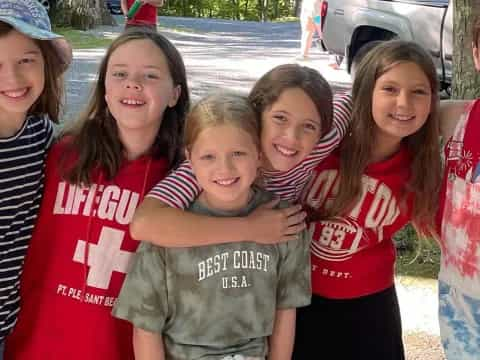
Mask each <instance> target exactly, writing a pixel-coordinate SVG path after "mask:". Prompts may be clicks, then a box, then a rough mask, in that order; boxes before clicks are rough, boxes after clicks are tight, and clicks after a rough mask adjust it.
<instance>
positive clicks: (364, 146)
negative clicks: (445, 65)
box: [328, 40, 441, 235]
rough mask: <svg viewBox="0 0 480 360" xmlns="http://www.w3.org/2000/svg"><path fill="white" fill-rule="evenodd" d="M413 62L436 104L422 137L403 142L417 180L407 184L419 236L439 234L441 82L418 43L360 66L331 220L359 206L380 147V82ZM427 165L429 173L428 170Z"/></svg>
mask: <svg viewBox="0 0 480 360" xmlns="http://www.w3.org/2000/svg"><path fill="white" fill-rule="evenodd" d="M408 62H410V63H414V64H416V65H418V66H419V67H420V69H422V71H423V72H424V73H425V75H426V77H427V78H428V80H429V82H430V87H431V94H432V100H431V106H430V114H429V116H428V118H427V121H426V122H425V124H424V125H423V126H422V127H421V128H420V129H419V130H418V131H417V132H416V133H414V134H412V135H409V136H407V137H405V138H403V140H402V142H403V143H404V144H405V145H406V146H407V148H408V149H409V151H410V153H411V155H412V162H411V165H410V168H411V178H410V180H409V182H408V183H407V184H405V196H407V194H408V193H413V194H414V195H415V198H414V199H415V200H414V207H413V215H412V222H413V225H414V226H415V228H416V229H417V232H419V234H421V235H434V233H435V232H434V228H435V226H434V217H435V212H436V209H437V199H438V192H439V187H440V179H441V163H440V144H439V126H438V117H437V113H438V105H439V98H438V80H437V73H436V70H435V66H434V63H433V61H432V58H431V57H430V55H429V54H428V53H427V52H426V51H425V50H424V49H422V48H421V47H420V46H419V45H417V44H415V43H413V42H407V41H401V40H393V41H388V42H385V43H383V44H379V45H377V46H376V47H375V48H373V49H372V50H371V51H370V52H369V53H368V54H367V55H366V57H365V58H364V59H363V60H362V61H361V63H360V64H359V67H358V70H357V74H356V77H355V81H354V84H353V90H352V97H353V111H352V114H353V115H352V122H351V125H350V133H349V135H348V136H346V137H345V139H344V140H343V141H342V143H341V145H340V168H339V186H338V189H339V190H338V195H337V196H336V198H335V200H334V202H333V205H332V208H331V209H330V210H329V211H328V216H336V215H343V214H345V213H348V211H349V210H351V209H352V207H353V206H354V205H355V203H356V202H357V201H358V199H359V197H360V194H361V191H362V182H361V179H362V175H363V174H364V172H365V169H366V167H367V165H368V163H369V161H370V159H371V156H372V153H373V146H374V145H375V141H372V139H375V128H376V124H375V121H374V119H373V117H372V94H373V90H374V87H375V83H376V81H377V79H378V78H379V77H380V76H382V75H383V74H385V73H386V72H387V71H389V70H390V69H391V68H392V67H394V66H396V65H398V64H401V63H408ZM426 166H428V171H425V170H426V168H425V167H426ZM405 196H404V199H403V200H405ZM400 203H402V201H401V202H400Z"/></svg>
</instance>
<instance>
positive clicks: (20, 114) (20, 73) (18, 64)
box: [0, 30, 45, 129]
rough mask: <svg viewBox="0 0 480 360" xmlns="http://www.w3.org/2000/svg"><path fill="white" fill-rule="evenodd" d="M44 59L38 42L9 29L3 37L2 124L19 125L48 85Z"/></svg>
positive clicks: (0, 57) (0, 43) (0, 42)
mask: <svg viewBox="0 0 480 360" xmlns="http://www.w3.org/2000/svg"><path fill="white" fill-rule="evenodd" d="M44 68H45V61H44V58H43V55H42V53H41V51H40V48H39V47H38V46H37V45H36V44H35V42H34V41H33V40H32V39H30V38H28V37H26V36H25V35H23V34H21V33H19V32H18V31H15V30H12V31H9V32H8V33H7V34H6V35H4V36H1V37H0V124H1V125H0V127H4V124H5V127H7V128H17V129H18V128H19V127H21V125H22V124H23V121H24V120H25V117H26V115H27V113H28V110H29V109H30V108H31V106H32V105H33V104H34V103H35V101H37V99H38V98H39V97H40V95H41V94H42V92H43V88H44V86H45V74H44V71H45V69H44Z"/></svg>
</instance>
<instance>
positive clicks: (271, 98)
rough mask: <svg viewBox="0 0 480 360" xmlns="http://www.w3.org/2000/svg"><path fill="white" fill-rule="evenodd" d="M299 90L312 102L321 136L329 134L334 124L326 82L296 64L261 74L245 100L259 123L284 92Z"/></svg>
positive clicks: (316, 73)
mask: <svg viewBox="0 0 480 360" xmlns="http://www.w3.org/2000/svg"><path fill="white" fill-rule="evenodd" d="M295 88H298V89H301V90H303V91H304V92H305V93H306V94H307V95H308V97H309V98H310V99H311V100H312V102H313V103H314V104H315V107H316V108H317V111H318V115H320V120H321V122H322V128H321V130H322V134H326V133H328V132H329V131H330V129H331V127H332V122H333V103H332V102H333V95H332V89H331V88H330V85H329V84H328V82H327V80H325V78H324V77H323V76H322V75H321V74H320V73H319V72H318V71H317V70H314V69H312V68H309V67H306V66H300V65H298V64H284V65H279V66H277V67H274V68H273V69H272V70H270V71H269V72H267V73H266V74H264V75H263V76H262V77H261V78H260V79H259V80H258V81H257V82H256V83H255V85H254V86H253V89H252V90H251V91H250V94H249V95H248V98H249V100H250V102H251V103H252V105H253V108H254V110H255V112H256V114H257V118H258V119H259V121H260V120H261V116H262V113H263V112H264V111H265V110H267V109H268V108H269V107H270V106H272V105H273V103H274V102H276V101H277V100H278V98H279V97H280V96H281V95H282V93H283V92H284V91H285V90H288V89H295Z"/></svg>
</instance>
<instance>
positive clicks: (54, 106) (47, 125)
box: [0, 0, 72, 359]
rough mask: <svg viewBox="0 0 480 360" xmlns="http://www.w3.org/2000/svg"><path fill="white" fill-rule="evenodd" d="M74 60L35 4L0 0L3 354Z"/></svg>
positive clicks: (0, 350) (0, 298) (0, 323)
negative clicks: (66, 74) (65, 83)
mask: <svg viewBox="0 0 480 360" xmlns="http://www.w3.org/2000/svg"><path fill="white" fill-rule="evenodd" d="M71 59H72V51H71V47H70V45H69V44H68V42H67V41H66V40H65V39H64V38H63V37H62V36H61V35H58V34H55V33H53V32H52V31H51V25H50V19H49V17H48V14H47V12H46V10H45V8H44V7H43V6H42V5H41V4H40V3H39V2H38V1H36V0H1V1H0V252H1V254H2V255H1V261H0V274H1V275H0V359H3V348H4V343H5V342H4V340H5V337H6V336H7V335H8V334H9V333H10V331H11V330H12V328H13V327H14V325H15V323H16V321H17V315H18V311H19V309H20V294H19V288H20V286H19V284H20V275H21V273H22V265H23V259H24V257H25V254H26V252H27V248H28V246H29V243H30V239H31V236H32V232H33V226H34V224H35V220H36V218H37V213H38V208H39V206H40V200H41V197H42V194H43V186H44V184H43V181H44V169H45V159H46V157H47V151H48V149H49V147H50V145H51V143H52V139H53V123H58V120H59V114H60V109H61V104H62V100H63V99H62V97H63V77H62V74H63V73H64V71H65V70H66V69H67V67H68V65H69V63H70V61H71ZM26 296H30V294H26Z"/></svg>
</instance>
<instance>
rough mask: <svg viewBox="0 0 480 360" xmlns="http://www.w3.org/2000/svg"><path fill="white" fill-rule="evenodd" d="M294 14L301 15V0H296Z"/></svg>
mask: <svg viewBox="0 0 480 360" xmlns="http://www.w3.org/2000/svg"><path fill="white" fill-rule="evenodd" d="M292 16H300V0H294V5H293V14H292Z"/></svg>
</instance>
